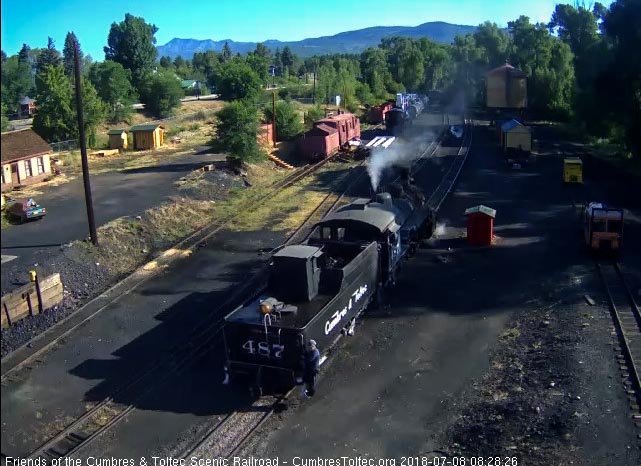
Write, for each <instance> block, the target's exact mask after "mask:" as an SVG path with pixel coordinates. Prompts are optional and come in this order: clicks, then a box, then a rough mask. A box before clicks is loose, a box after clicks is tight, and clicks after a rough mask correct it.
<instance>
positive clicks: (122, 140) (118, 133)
mask: <svg viewBox="0 0 641 466" xmlns="http://www.w3.org/2000/svg"><path fill="white" fill-rule="evenodd" d="M107 135H108V136H109V149H120V150H127V147H128V146H129V131H127V130H126V129H110V130H109V131H107Z"/></svg>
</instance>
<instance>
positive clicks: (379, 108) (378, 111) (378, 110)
mask: <svg viewBox="0 0 641 466" xmlns="http://www.w3.org/2000/svg"><path fill="white" fill-rule="evenodd" d="M392 108H394V105H393V104H392V103H391V102H385V103H384V104H380V105H374V106H372V107H370V109H369V112H368V113H367V119H368V120H369V122H370V123H372V124H373V125H378V124H381V123H385V114H386V113H387V112H388V111H390V110H391V109H392Z"/></svg>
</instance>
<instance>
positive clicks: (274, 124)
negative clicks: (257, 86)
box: [272, 91, 276, 146]
mask: <svg viewBox="0 0 641 466" xmlns="http://www.w3.org/2000/svg"><path fill="white" fill-rule="evenodd" d="M272 144H273V145H274V146H275V145H276V91H274V92H272Z"/></svg>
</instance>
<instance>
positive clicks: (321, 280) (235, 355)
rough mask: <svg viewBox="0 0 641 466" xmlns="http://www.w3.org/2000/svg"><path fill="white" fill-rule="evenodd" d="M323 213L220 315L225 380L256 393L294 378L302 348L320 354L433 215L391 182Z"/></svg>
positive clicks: (349, 327)
mask: <svg viewBox="0 0 641 466" xmlns="http://www.w3.org/2000/svg"><path fill="white" fill-rule="evenodd" d="M392 188H393V189H390V191H392V192H393V194H394V196H392V194H390V193H387V192H386V193H379V194H378V195H377V196H376V198H375V199H374V200H371V199H360V200H356V201H354V202H353V203H350V204H347V205H345V206H343V207H341V208H340V209H338V210H336V211H335V212H333V213H331V214H329V215H327V216H326V217H325V218H324V219H323V220H322V221H321V222H319V223H318V224H317V225H316V227H315V228H314V230H313V232H312V234H311V235H310V237H309V238H308V239H307V240H306V241H304V242H303V243H301V244H298V245H292V246H286V247H284V248H282V249H281V250H279V251H278V252H277V253H276V254H274V255H273V256H272V260H273V261H272V263H271V264H270V268H271V270H270V278H269V284H268V287H267V289H266V290H265V291H264V292H262V293H261V295H260V296H259V297H257V298H255V299H252V300H250V301H249V302H246V303H244V304H243V305H241V306H239V307H238V308H237V309H236V310H234V311H232V312H231V313H230V314H228V315H227V316H226V317H225V326H224V338H225V352H226V363H225V372H226V378H225V382H226V383H228V382H230V381H233V380H241V379H243V378H245V379H246V381H248V382H249V385H250V386H251V387H253V388H254V389H256V390H258V391H259V392H261V393H262V392H263V390H270V391H281V390H286V389H288V388H291V387H292V386H294V385H295V384H296V383H297V382H299V381H300V377H301V375H302V371H303V369H304V367H303V357H304V351H305V346H306V344H307V342H309V341H310V340H312V339H313V340H315V341H316V342H317V345H318V347H319V349H320V350H321V352H322V353H324V354H325V355H326V353H327V350H328V349H329V348H330V347H331V346H332V345H333V343H334V342H335V341H336V340H337V339H338V338H339V337H340V336H341V335H342V334H345V333H348V334H352V333H353V330H354V326H355V321H356V318H357V317H358V316H359V314H360V313H361V312H363V311H364V310H365V309H366V308H367V306H368V305H369V304H370V303H371V302H372V301H373V300H375V299H376V298H377V296H378V295H379V293H380V291H381V289H382V288H383V287H385V286H386V285H389V284H392V283H394V281H395V276H396V271H397V270H398V268H399V266H400V263H401V260H402V259H403V258H404V257H405V256H406V255H408V254H409V253H410V252H412V251H413V250H414V249H415V247H416V244H417V241H418V240H420V239H421V238H423V237H426V236H430V235H431V234H432V232H433V231H434V222H435V218H434V214H433V212H432V211H431V210H430V209H429V207H428V206H427V205H426V204H425V198H424V196H423V195H422V193H421V192H420V190H419V189H418V188H416V187H415V186H410V185H407V184H406V185H405V186H403V185H402V184H399V183H397V184H395V185H394V186H392Z"/></svg>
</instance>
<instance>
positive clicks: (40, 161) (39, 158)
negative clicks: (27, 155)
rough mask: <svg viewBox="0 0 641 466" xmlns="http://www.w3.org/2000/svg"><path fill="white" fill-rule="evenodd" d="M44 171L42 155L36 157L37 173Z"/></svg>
mask: <svg viewBox="0 0 641 466" xmlns="http://www.w3.org/2000/svg"><path fill="white" fill-rule="evenodd" d="M44 172H45V159H44V158H43V157H38V175H41V174H43V173H44Z"/></svg>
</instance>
